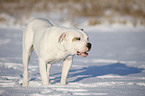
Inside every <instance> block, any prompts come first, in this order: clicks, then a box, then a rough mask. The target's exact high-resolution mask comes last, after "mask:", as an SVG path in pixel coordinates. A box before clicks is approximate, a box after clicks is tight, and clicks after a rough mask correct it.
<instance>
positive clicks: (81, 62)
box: [0, 24, 145, 96]
mask: <svg viewBox="0 0 145 96" xmlns="http://www.w3.org/2000/svg"><path fill="white" fill-rule="evenodd" d="M64 25H65V24H64ZM66 25H67V24H66ZM80 28H82V27H80ZM83 28H84V30H85V31H86V32H87V34H88V36H89V40H90V42H91V43H92V45H93V47H92V49H91V51H90V52H89V56H88V57H86V58H82V57H79V56H75V58H74V62H73V65H72V68H71V70H70V72H69V76H68V84H67V85H65V86H62V85H60V83H59V81H60V76H61V68H62V64H61V63H62V62H59V63H57V64H54V65H53V66H52V69H51V73H50V82H51V84H49V85H48V86H43V85H42V84H41V77H40V73H39V67H38V61H37V56H36V54H35V52H33V54H32V57H31V61H30V64H29V74H30V75H29V86H28V87H22V86H21V85H22V80H23V79H22V78H23V77H22V74H23V65H22V59H21V54H22V47H21V45H22V43H21V42H22V28H21V27H14V28H13V27H8V26H1V28H0V95H1V96H10V95H11V96H12V95H14V96H81V95H82V96H144V95H145V92H144V90H145V44H144V41H145V38H144V37H145V28H144V27H142V26H139V27H136V28H134V27H133V26H130V25H127V26H125V25H119V24H116V25H109V24H102V25H97V26H85V27H83Z"/></svg>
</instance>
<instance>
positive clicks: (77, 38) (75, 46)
mask: <svg viewBox="0 0 145 96" xmlns="http://www.w3.org/2000/svg"><path fill="white" fill-rule="evenodd" d="M59 42H63V43H62V44H63V45H64V47H65V49H66V50H67V51H69V52H70V53H71V54H77V55H79V56H82V57H86V56H87V55H88V53H87V52H88V51H90V49H91V43H89V38H88V36H87V34H86V33H85V32H84V31H83V30H82V29H81V30H80V29H71V30H68V31H67V32H64V33H62V34H61V36H60V37H59Z"/></svg>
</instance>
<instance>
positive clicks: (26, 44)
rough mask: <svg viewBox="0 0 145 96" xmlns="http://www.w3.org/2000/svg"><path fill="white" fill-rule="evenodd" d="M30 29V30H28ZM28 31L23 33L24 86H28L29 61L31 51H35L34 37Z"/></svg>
mask: <svg viewBox="0 0 145 96" xmlns="http://www.w3.org/2000/svg"><path fill="white" fill-rule="evenodd" d="M27 31H28V30H27ZM27 33H28V32H25V31H24V33H23V54H22V60H23V61H22V62H23V65H24V73H23V85H22V86H23V87H25V86H28V63H29V60H30V56H31V53H32V51H33V49H34V48H33V44H32V42H33V37H32V34H31V32H30V34H27Z"/></svg>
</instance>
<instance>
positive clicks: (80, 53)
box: [77, 43, 92, 57]
mask: <svg viewBox="0 0 145 96" xmlns="http://www.w3.org/2000/svg"><path fill="white" fill-rule="evenodd" d="M91 46H92V44H91V43H87V45H86V47H87V51H85V52H79V51H77V55H80V56H82V57H86V56H88V53H87V52H88V51H90V49H91Z"/></svg>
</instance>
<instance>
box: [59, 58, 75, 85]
mask: <svg viewBox="0 0 145 96" xmlns="http://www.w3.org/2000/svg"><path fill="white" fill-rule="evenodd" d="M72 59H73V56H68V57H67V58H66V59H64V61H63V66H62V74H61V85H66V80H67V76H68V72H69V70H70V68H71V65H72Z"/></svg>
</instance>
